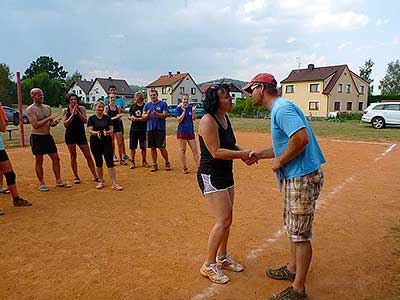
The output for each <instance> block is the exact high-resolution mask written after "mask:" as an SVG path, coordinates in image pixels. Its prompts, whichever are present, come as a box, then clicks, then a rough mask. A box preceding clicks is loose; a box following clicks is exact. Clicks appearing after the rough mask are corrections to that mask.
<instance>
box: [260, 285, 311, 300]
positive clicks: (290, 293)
mask: <svg viewBox="0 0 400 300" xmlns="http://www.w3.org/2000/svg"><path fill="white" fill-rule="evenodd" d="M267 299H268V300H307V299H308V297H307V294H306V290H304V291H303V292H302V293H299V292H297V291H295V289H294V288H293V287H292V286H291V287H288V288H287V289H286V290H283V291H282V292H280V293H279V294H277V295H275V294H274V295H272V296H269V297H268V298H267Z"/></svg>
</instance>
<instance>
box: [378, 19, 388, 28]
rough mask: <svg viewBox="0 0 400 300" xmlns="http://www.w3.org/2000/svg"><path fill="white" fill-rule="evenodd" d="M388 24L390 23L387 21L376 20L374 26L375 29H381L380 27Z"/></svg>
mask: <svg viewBox="0 0 400 300" xmlns="http://www.w3.org/2000/svg"><path fill="white" fill-rule="evenodd" d="M389 22H390V20H389V19H381V18H378V20H376V23H375V25H376V26H377V27H381V26H382V25H387V24H389Z"/></svg>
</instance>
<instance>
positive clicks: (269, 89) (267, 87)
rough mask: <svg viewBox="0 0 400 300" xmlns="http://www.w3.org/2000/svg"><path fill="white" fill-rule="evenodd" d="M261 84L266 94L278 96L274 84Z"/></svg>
mask: <svg viewBox="0 0 400 300" xmlns="http://www.w3.org/2000/svg"><path fill="white" fill-rule="evenodd" d="M263 85H264V88H265V90H266V91H267V93H268V94H270V95H271V96H278V89H277V87H276V85H273V84H269V83H263Z"/></svg>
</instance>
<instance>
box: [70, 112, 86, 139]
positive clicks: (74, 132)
mask: <svg viewBox="0 0 400 300" xmlns="http://www.w3.org/2000/svg"><path fill="white" fill-rule="evenodd" d="M78 110H79V111H80V107H79V106H78ZM70 116H71V110H70V109H69V106H68V107H67V119H68V118H69V117H70ZM65 134H66V135H69V136H82V135H85V124H84V123H83V121H82V120H81V118H80V117H79V116H78V114H76V115H75V116H73V117H72V121H71V123H69V125H68V127H67V128H66V129H65Z"/></svg>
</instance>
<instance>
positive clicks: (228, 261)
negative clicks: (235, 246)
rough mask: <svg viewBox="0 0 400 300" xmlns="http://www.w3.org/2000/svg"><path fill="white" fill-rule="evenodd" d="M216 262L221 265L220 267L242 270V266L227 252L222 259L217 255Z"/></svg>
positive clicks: (234, 270)
mask: <svg viewBox="0 0 400 300" xmlns="http://www.w3.org/2000/svg"><path fill="white" fill-rule="evenodd" d="M217 263H218V264H219V265H220V266H221V269H227V270H229V271H233V272H242V271H243V266H242V265H241V264H239V263H238V262H236V261H234V260H233V259H232V258H231V257H230V256H229V254H227V255H226V256H225V258H224V259H220V258H219V257H217Z"/></svg>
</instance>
